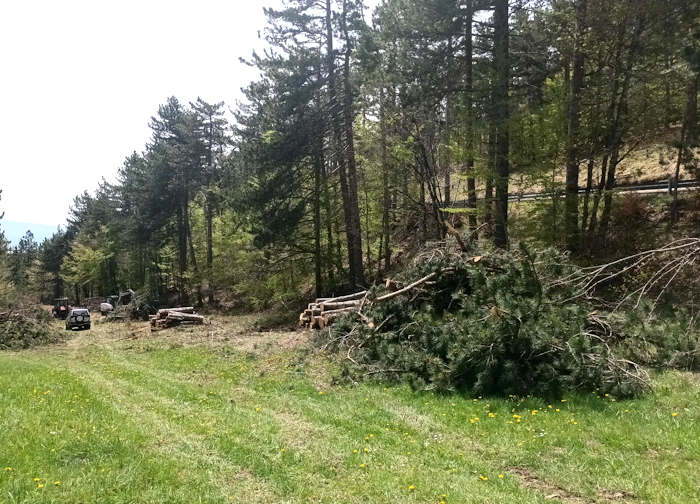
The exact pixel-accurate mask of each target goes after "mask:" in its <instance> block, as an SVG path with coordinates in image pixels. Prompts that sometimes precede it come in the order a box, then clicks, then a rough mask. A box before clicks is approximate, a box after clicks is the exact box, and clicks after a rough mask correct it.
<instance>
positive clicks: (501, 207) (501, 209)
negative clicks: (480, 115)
mask: <svg viewBox="0 0 700 504" xmlns="http://www.w3.org/2000/svg"><path fill="white" fill-rule="evenodd" d="M493 22H494V65H495V70H496V76H495V83H494V91H493V97H494V100H493V101H494V103H493V109H494V120H495V126H496V151H495V154H496V159H495V170H496V180H495V186H496V205H495V210H496V226H495V228H494V243H495V244H496V246H497V247H500V248H506V247H507V246H508V175H509V159H508V155H509V134H508V119H509V109H508V89H509V81H510V57H509V49H508V37H509V30H508V0H496V1H495V8H494V16H493Z"/></svg>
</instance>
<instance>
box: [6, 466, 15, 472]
mask: <svg viewBox="0 0 700 504" xmlns="http://www.w3.org/2000/svg"><path fill="white" fill-rule="evenodd" d="M5 470H6V471H7V472H10V471H14V469H12V468H11V467H6V468H5Z"/></svg>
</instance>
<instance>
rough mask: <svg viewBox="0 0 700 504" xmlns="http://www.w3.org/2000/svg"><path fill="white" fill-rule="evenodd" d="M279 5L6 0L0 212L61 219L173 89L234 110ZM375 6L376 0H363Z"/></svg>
mask: <svg viewBox="0 0 700 504" xmlns="http://www.w3.org/2000/svg"><path fill="white" fill-rule="evenodd" d="M279 3H280V2H279V0H243V1H241V0H189V1H184V0H140V1H139V0H109V1H108V0H0V48H1V49H0V189H2V197H1V199H0V213H2V211H5V220H11V221H21V222H28V223H39V224H51V225H56V224H61V223H63V222H64V221H65V218H66V216H67V212H68V207H69V205H70V203H71V202H72V200H73V197H74V196H75V195H76V194H78V193H79V192H82V191H83V190H84V189H87V190H89V191H93V190H94V189H95V188H96V187H97V184H98V182H99V181H100V180H101V178H102V177H105V178H106V179H107V180H114V176H115V174H116V171H117V169H118V167H119V166H120V165H121V163H122V161H123V160H124V158H125V157H126V156H128V155H129V154H130V153H131V152H133V151H141V150H142V149H143V147H144V145H145V143H146V142H147V141H148V139H149V138H150V131H149V129H148V121H149V119H150V117H151V116H152V115H154V114H155V113H156V111H157V108H158V105H159V104H161V103H164V102H165V100H166V98H167V97H168V96H171V95H174V96H177V97H178V99H180V100H181V101H183V102H187V101H191V100H194V99H196V98H197V96H201V97H202V99H204V100H207V101H209V102H217V101H225V102H226V104H227V105H228V106H230V107H233V106H234V105H235V102H236V100H238V99H241V93H240V88H241V87H243V86H245V85H246V84H247V83H248V82H250V81H251V80H253V79H254V78H255V76H256V74H255V70H254V69H251V68H249V67H247V66H245V65H242V64H240V63H239V61H238V58H239V57H249V56H250V54H251V52H252V50H253V49H254V48H256V47H258V48H260V47H262V41H260V40H259V39H258V30H260V31H262V29H263V28H264V24H265V19H264V15H263V12H262V7H263V6H278V5H279ZM367 3H368V4H372V5H375V4H377V3H378V0H373V1H370V2H367Z"/></svg>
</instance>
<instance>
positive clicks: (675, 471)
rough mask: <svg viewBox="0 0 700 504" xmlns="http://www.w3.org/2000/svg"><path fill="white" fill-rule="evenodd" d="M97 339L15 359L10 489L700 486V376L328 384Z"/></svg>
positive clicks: (196, 491)
mask: <svg viewBox="0 0 700 504" xmlns="http://www.w3.org/2000/svg"><path fill="white" fill-rule="evenodd" d="M101 330H102V331H105V330H107V329H106V328H103V329H101ZM95 334H96V338H93V341H92V345H90V347H89V348H88V347H76V348H75V349H73V350H66V349H65V348H60V347H58V348H55V349H49V350H42V351H32V352H23V353H18V354H3V355H0V432H1V433H2V434H0V502H56V503H74V502H115V503H116V502H118V503H122V502H123V503H127V502H129V503H131V502H139V503H141V502H144V503H146V502H183V503H184V502H188V503H189V502H231V501H233V502H329V503H331V502H333V503H335V502H358V503H359V502H434V503H439V502H441V501H444V502H447V503H449V502H493V503H497V502H519V503H520V502H533V503H534V502H552V501H553V500H554V501H556V500H559V501H562V502H583V503H586V502H607V501H611V502H612V501H618V502H619V501H628V502H654V503H656V502H695V501H696V498H697V495H698V489H699V488H700V476H699V474H700V473H699V472H698V471H697V467H698V462H700V432H699V429H698V423H697V422H698V419H699V418H700V385H698V380H697V377H696V376H694V375H692V374H688V373H685V374H684V373H666V374H663V375H659V376H657V377H656V379H655V390H654V393H653V394H650V395H649V396H648V397H645V398H643V399H639V400H634V401H617V400H615V398H613V397H598V396H596V395H572V396H570V397H566V398H565V399H564V401H561V400H558V401H556V402H554V401H552V402H547V401H544V400H541V399H536V398H502V399H487V398H478V397H474V398H471V397H463V396H460V395H447V396H444V395H443V396H440V395H436V394H430V393H416V392H414V391H411V390H410V389H409V388H408V387H405V386H400V387H386V386H383V385H381V384H364V385H359V386H352V387H348V386H345V387H330V386H329V384H328V383H329V382H328V380H327V376H328V374H327V369H326V367H327V365H326V364H324V360H323V359H319V358H314V359H308V360H307V361H305V363H301V364H300V363H299V361H298V359H297V355H296V353H295V351H294V350H282V349H278V350H274V351H272V353H268V354H264V355H257V356H255V355H251V354H247V353H243V352H239V351H237V350H236V349H235V348H227V347H221V346H218V347H210V346H207V345H206V344H203V345H199V346H193V347H181V346H177V345H171V344H169V343H168V341H167V339H166V338H162V339H156V340H152V341H149V343H148V344H147V345H131V344H129V345H118V344H114V343H113V340H111V341H112V343H110V344H107V343H105V344H101V343H100V332H99V331H97V332H95ZM130 347H131V348H130ZM674 414H675V415H674ZM443 496H444V497H443Z"/></svg>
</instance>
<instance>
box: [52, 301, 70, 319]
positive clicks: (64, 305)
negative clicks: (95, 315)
mask: <svg viewBox="0 0 700 504" xmlns="http://www.w3.org/2000/svg"><path fill="white" fill-rule="evenodd" d="M72 308H73V307H72V306H70V305H69V304H68V298H65V297H62V298H56V299H54V300H53V308H52V309H51V313H52V314H53V316H54V317H56V318H57V319H63V320H65V319H66V317H67V316H68V314H69V313H70V311H71V309H72Z"/></svg>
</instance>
